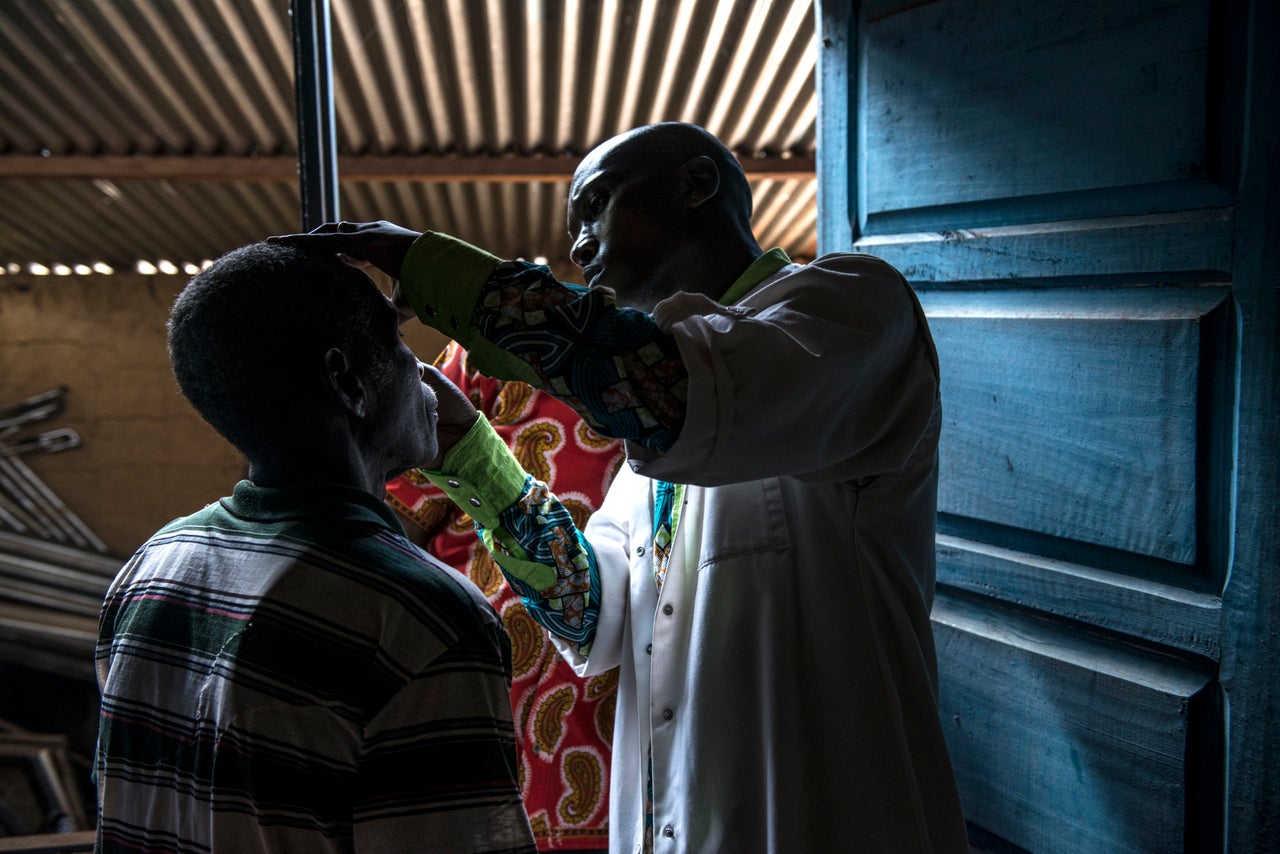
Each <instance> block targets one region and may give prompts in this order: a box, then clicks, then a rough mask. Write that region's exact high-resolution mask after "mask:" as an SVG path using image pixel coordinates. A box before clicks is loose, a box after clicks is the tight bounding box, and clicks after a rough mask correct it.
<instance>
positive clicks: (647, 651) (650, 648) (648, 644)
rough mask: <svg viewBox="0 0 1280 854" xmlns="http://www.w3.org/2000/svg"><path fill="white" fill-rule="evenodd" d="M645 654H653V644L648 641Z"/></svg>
mask: <svg viewBox="0 0 1280 854" xmlns="http://www.w3.org/2000/svg"><path fill="white" fill-rule="evenodd" d="M644 654H645V655H653V644H651V643H647V644H645V645H644Z"/></svg>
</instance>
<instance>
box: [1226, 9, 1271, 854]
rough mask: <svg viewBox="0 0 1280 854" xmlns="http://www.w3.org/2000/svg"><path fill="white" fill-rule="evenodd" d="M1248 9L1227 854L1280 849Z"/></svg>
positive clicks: (1262, 95)
mask: <svg viewBox="0 0 1280 854" xmlns="http://www.w3.org/2000/svg"><path fill="white" fill-rule="evenodd" d="M1247 5H1248V15H1249V18H1248V31H1247V33H1246V34H1244V35H1243V36H1242V37H1241V39H1240V40H1239V41H1238V42H1235V43H1233V44H1232V46H1231V49H1232V51H1233V53H1234V54H1236V55H1239V56H1247V57H1249V58H1250V61H1251V63H1252V67H1251V68H1250V69H1249V74H1248V80H1247V83H1246V84H1245V85H1243V86H1241V91H1243V92H1244V93H1246V95H1247V97H1248V100H1247V102H1246V104H1245V111H1246V113H1245V115H1246V121H1245V132H1244V134H1243V135H1242V139H1241V151H1242V152H1243V162H1242V163H1241V170H1240V186H1239V190H1238V203H1237V206H1236V221H1237V227H1236V244H1235V256H1236V263H1235V284H1234V286H1233V288H1232V290H1233V293H1234V295H1235V300H1236V304H1237V309H1238V317H1239V328H1238V335H1239V341H1240V344H1239V352H1238V354H1237V361H1236V366H1237V369H1238V372H1239V373H1238V376H1237V381H1238V384H1239V398H1238V400H1239V403H1238V409H1237V415H1236V417H1237V419H1238V420H1237V423H1238V430H1237V431H1236V433H1235V436H1234V437H1233V438H1234V443H1233V445H1232V446H1229V447H1228V456H1229V459H1230V460H1231V461H1232V462H1233V463H1234V467H1233V473H1234V478H1233V480H1232V487H1233V493H1234V494H1233V497H1234V499H1235V501H1234V506H1233V507H1232V508H1231V509H1232V512H1231V514H1230V516H1229V517H1228V523H1229V525H1230V527H1231V531H1232V534H1233V539H1232V552H1233V554H1232V562H1231V575H1230V578H1229V580H1228V583H1227V586H1226V589H1225V590H1224V591H1223V597H1222V598H1223V610H1224V620H1223V654H1222V676H1221V679H1222V685H1223V689H1224V692H1225V694H1226V697H1227V700H1228V705H1227V708H1228V715H1229V717H1228V728H1229V732H1230V736H1231V737H1230V741H1229V743H1228V749H1227V761H1228V780H1229V781H1230V789H1229V793H1228V802H1227V804H1228V814H1227V850H1229V851H1232V852H1236V851H1280V498H1278V497H1277V496H1278V495H1280V454H1278V453H1277V448H1278V446H1280V441H1278V439H1277V434H1278V433H1280V348H1278V347H1277V341H1280V239H1278V238H1280V63H1277V60H1276V46H1277V45H1280V3H1276V2H1274V0H1257V2H1251V3H1249V4H1247Z"/></svg>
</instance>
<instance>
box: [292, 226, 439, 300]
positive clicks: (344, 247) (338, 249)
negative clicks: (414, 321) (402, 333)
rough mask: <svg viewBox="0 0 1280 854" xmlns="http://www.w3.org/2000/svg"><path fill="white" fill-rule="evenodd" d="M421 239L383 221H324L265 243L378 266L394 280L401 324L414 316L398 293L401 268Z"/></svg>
mask: <svg viewBox="0 0 1280 854" xmlns="http://www.w3.org/2000/svg"><path fill="white" fill-rule="evenodd" d="M421 236H422V232H420V231H413V230H411V229H408V228H403V227H401V226H398V225H396V224H395V223H394V222H387V221H386V220H385V219H383V220H378V221H377V222H346V221H345V220H344V221H343V222H326V223H325V224H324V225H321V226H319V227H317V228H313V229H312V230H311V231H308V232H307V233H306V234H278V235H276V236H274V237H268V238H267V242H268V243H283V244H285V245H287V246H296V247H297V248H299V249H301V250H303V251H304V252H309V253H312V254H323V253H333V254H334V255H341V256H343V259H344V260H345V261H346V262H347V263H348V264H351V265H352V266H356V267H365V266H369V265H372V266H374V267H377V268H378V269H379V270H381V271H382V272H384V273H386V274H387V275H388V276H390V277H391V278H392V279H393V280H394V281H395V284H394V288H393V290H392V295H391V301H392V302H393V303H394V304H395V307H396V311H397V312H398V313H399V314H400V322H401V323H404V322H405V321H406V320H409V319H410V318H412V317H413V316H414V314H413V309H412V308H411V307H410V306H409V301H408V300H407V299H405V296H404V293H403V292H402V291H401V290H400V281H399V278H400V268H401V267H402V266H403V265H404V256H405V255H406V254H408V252H409V247H410V246H412V245H413V242H414V241H415V240H417V239H418V238H419V237H421Z"/></svg>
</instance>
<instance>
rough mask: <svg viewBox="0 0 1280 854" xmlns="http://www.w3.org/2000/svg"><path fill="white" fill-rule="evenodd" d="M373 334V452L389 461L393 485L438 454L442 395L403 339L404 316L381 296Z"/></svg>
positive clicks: (368, 445)
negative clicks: (439, 396) (428, 381)
mask: <svg viewBox="0 0 1280 854" xmlns="http://www.w3.org/2000/svg"><path fill="white" fill-rule="evenodd" d="M378 300H379V303H380V304H379V307H378V309H379V310H378V311H376V312H375V314H374V320H373V329H372V330H371V331H370V334H371V335H372V336H373V337H374V341H375V344H374V346H373V348H372V353H373V355H372V357H371V361H372V362H373V364H372V365H371V366H370V370H369V371H368V372H367V375H368V377H369V387H370V389H369V395H370V397H369V411H368V417H367V418H366V423H367V425H368V429H367V431H366V434H365V436H364V437H363V439H364V440H365V443H366V448H367V451H368V452H369V453H371V454H375V455H377V456H378V458H380V459H381V460H383V461H384V463H383V464H382V468H383V469H384V470H385V471H386V476H387V479H388V480H390V479H391V478H392V477H394V476H395V475H397V474H400V473H401V472H403V471H405V470H406V469H410V468H415V467H417V466H425V465H429V464H430V463H431V462H432V460H434V459H435V456H436V452H437V438H436V421H437V401H436V394H435V392H434V391H433V390H432V389H431V387H430V386H428V385H427V384H426V383H424V382H423V381H422V368H421V365H420V363H419V362H418V359H417V357H416V356H414V354H413V352H412V351H411V350H410V349H409V348H408V346H407V345H406V344H405V343H404V339H403V338H402V337H401V335H400V317H399V315H398V314H397V313H396V310H395V308H394V307H393V306H392V304H391V301H390V300H388V299H387V298H386V297H384V296H382V295H381V293H379V294H378Z"/></svg>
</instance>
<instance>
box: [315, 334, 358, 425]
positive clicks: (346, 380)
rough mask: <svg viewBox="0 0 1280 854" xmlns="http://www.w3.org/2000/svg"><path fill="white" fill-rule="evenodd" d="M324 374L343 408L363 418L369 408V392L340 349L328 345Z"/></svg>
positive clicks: (349, 360)
mask: <svg viewBox="0 0 1280 854" xmlns="http://www.w3.org/2000/svg"><path fill="white" fill-rule="evenodd" d="M324 367H325V374H326V375H327V376H328V377H329V387H330V388H331V389H333V393H334V395H335V396H336V397H337V398H338V402H339V403H341V404H342V406H343V408H344V409H346V410H347V411H348V412H350V413H351V414H352V415H354V416H356V417H357V418H364V416H365V414H366V413H367V412H368V410H369V394H368V390H367V389H366V388H365V384H364V380H362V379H361V378H360V376H359V374H357V373H356V371H355V368H354V367H353V366H352V364H351V359H350V358H348V357H347V354H346V353H344V352H343V351H342V350H341V349H339V348H337V347H330V348H329V350H328V352H326V353H325V354H324Z"/></svg>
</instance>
